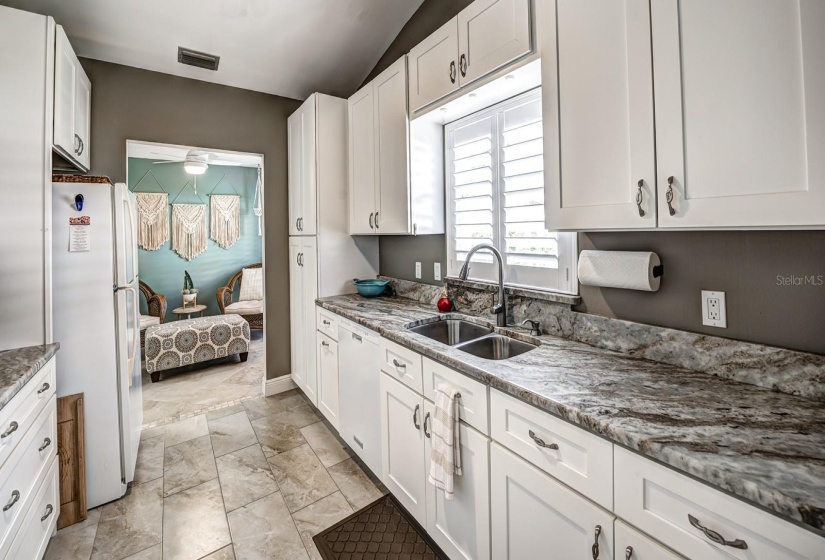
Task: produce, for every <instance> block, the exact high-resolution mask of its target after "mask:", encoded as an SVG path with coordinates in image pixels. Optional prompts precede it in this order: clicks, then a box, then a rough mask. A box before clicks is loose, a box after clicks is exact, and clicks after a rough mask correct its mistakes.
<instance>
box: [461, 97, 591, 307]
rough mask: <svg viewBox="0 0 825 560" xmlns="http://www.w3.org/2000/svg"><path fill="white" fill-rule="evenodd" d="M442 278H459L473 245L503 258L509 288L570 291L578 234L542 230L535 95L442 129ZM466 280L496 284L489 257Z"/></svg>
mask: <svg viewBox="0 0 825 560" xmlns="http://www.w3.org/2000/svg"><path fill="white" fill-rule="evenodd" d="M445 135H446V139H445V140H446V142H445V146H446V158H445V162H446V166H447V169H446V173H447V189H448V192H447V222H448V230H447V260H448V274H449V275H450V276H458V273H459V271H460V270H461V266H462V265H463V264H464V260H465V258H466V257H467V252H468V251H469V250H470V249H471V248H472V247H473V246H475V245H478V244H479V243H489V244H491V245H493V246H495V247H496V248H497V249H498V250H499V251H500V252H501V254H502V255H503V256H504V281H505V283H506V284H508V285H512V286H524V287H529V288H536V289H540V290H553V291H559V292H566V293H576V283H575V282H574V278H575V274H573V270H574V269H573V267H574V265H575V259H576V234H575V233H560V232H554V231H548V230H547V229H545V222H544V158H543V147H544V146H543V143H542V121H541V89H540V88H538V89H535V90H532V91H529V92H527V93H525V94H523V95H520V96H518V97H515V98H513V99H509V100H507V101H504V102H502V103H499V104H497V105H494V106H492V107H489V108H488V109H485V110H483V111H480V112H478V113H474V114H472V115H470V116H467V117H465V118H463V119H461V120H458V121H455V122H453V123H450V124H448V125H446V126H445ZM469 278H470V279H474V280H481V281H489V282H495V281H496V279H497V269H496V264H495V260H494V258H493V256H492V254H490V253H489V252H488V251H479V252H477V253H476V254H475V255H473V260H472V261H471V263H470V274H469Z"/></svg>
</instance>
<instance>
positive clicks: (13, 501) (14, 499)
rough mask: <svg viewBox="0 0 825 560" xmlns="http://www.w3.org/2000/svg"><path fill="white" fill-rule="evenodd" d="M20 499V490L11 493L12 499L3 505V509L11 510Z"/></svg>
mask: <svg viewBox="0 0 825 560" xmlns="http://www.w3.org/2000/svg"><path fill="white" fill-rule="evenodd" d="M19 499H20V492H18V491H17V490H15V491H14V492H12V493H11V499H10V500H9V503H7V504H6V505H4V506H3V511H9V510H10V509H11V508H12V507H14V504H16V503H17V500H19Z"/></svg>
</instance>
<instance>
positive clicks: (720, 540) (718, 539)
mask: <svg viewBox="0 0 825 560" xmlns="http://www.w3.org/2000/svg"><path fill="white" fill-rule="evenodd" d="M688 521H690V524H691V525H693V526H694V527H696V528H697V529H699V530H700V531H702V533H704V534H705V536H706V537H707V538H708V539H710V540H712V541H713V542H715V543H716V544H721V545H722V546H729V547H731V548H738V549H740V550H747V549H748V543H746V542H745V541H743V540H742V539H736V540H735V541H729V540H726V539H725V537H723V536H722V535H720V534H719V533H717V532H716V531H714V530H712V529H708V528H707V527H704V526H702V524H701V523H699V520H698V519H696V518H695V517H693V516H692V515H690V514H688Z"/></svg>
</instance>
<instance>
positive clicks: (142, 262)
mask: <svg viewBox="0 0 825 560" xmlns="http://www.w3.org/2000/svg"><path fill="white" fill-rule="evenodd" d="M149 171H151V173H148V174H147V172H149ZM194 178H195V176H194V175H189V174H188V173H186V172H185V171H184V170H183V164H182V163H163V164H156V163H153V162H152V160H147V159H139V158H129V172H128V178H127V185H128V186H129V190H131V191H134V190H135V187H137V191H138V192H140V191H145V192H160V188H158V187H159V186H160V187H162V188H163V190H165V191H166V192H167V193H169V202H170V204H171V202H172V201H173V200H175V198H176V197H178V195H180V197H178V198H177V200H176V202H179V203H184V204H196V203H199V202H200V200H198V197H197V196H195V194H194V192H193V191H192V185H193V184H194ZM141 179H143V180H142V181H141ZM257 180H258V171H257V170H256V169H253V168H249V167H230V166H218V165H210V166H209V169H207V170H206V173H204V174H203V175H198V176H197V181H198V195H199V196H200V198H201V199H203V202H204V203H205V204H207V210H206V220H207V236H208V235H209V219H210V214H209V212H210V211H209V207H208V205H209V196H208V194H209V193H210V192H211V191H212V189H215V191H214V193H215V194H234V193H233V190H232V187H234V189H235V190H236V191H237V192H238V194H240V195H241V238H240V239H239V240H238V241H237V242H236V243H235V244H234V245H233V246H232V247H230V248H229V249H222V248H221V247H219V246H218V244H217V243H215V242H214V241H212V240H211V239H208V240H207V248H206V251H204V252H203V253H201V254H200V255H198V256H197V257H195V258H194V259H192V260H191V261H186V260H184V259H183V258H181V257H180V256H179V255H178V254H177V253H175V252H174V251H173V250H172V247H171V234H172V225H171V219H172V209H171V207H170V208H169V220H170V223H169V235H170V240H169V241H167V242H166V243H164V244H163V245H161V246H160V248H159V249H158V250H157V251H146V250H144V249H138V274H139V276H140V279H141V280H143V281H144V282H146V283H147V284H149V286H150V287H151V288H152V289H153V290H154V291H155V292H157V293H160V294H163V295H165V296H166V299H167V302H168V307H167V311H166V320H167V321H172V320H175V319H177V316H176V315H174V314H172V310H173V309H174V308H176V307H179V306H180V305H181V304H182V300H181V295H180V291H181V288H182V287H183V271H184V270H187V271H189V275H190V276H191V277H192V282H193V283H194V284H195V287H196V288H198V290H199V293H198V303H199V304H203V305H206V306H207V308H206V311H204V315H217V314H219V313H220V309H218V300H217V298H216V293H217V291H218V288H219V287H220V286H223V285H225V284H226V282H227V280H229V277H230V276H232V275H233V274H234V273H235V272H237V271H238V270H239V269H241V268H242V267H244V266H246V265H248V264H253V263H259V262H261V240H262V238H261V237H259V236H258V217H257V216H255V214H254V213H253V211H252V207H253V205H254V204H255V183H256V182H257ZM139 181H140V184H139V185H138V182H139ZM187 183H189V184H190V186H188V187H187V186H186V185H187ZM230 185H231V186H230ZM182 191H183V192H182ZM235 298H236V299H237V294H236V295H235ZM141 312H142V313H145V312H146V302H145V301H143V298H141Z"/></svg>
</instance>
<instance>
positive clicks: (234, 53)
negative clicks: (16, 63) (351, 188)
mask: <svg viewBox="0 0 825 560" xmlns="http://www.w3.org/2000/svg"><path fill="white" fill-rule="evenodd" d="M422 1H423V0H172V1H169V0H0V3H2V4H6V5H9V6H12V7H15V8H20V9H23V10H28V11H32V12H37V13H41V14H47V15H50V16H52V17H54V19H55V20H56V21H57V23H58V24H60V25H63V26H64V27H65V29H66V33H67V35H68V36H69V39H70V41H71V43H72V45H73V47H74V49H75V51H76V52H77V54H78V55H79V56H82V57H87V58H94V59H98V60H104V61H107V62H116V63H118V64H124V65H127V66H134V67H137V68H145V69H147V70H154V71H157V72H163V73H166V74H174V75H177V76H183V77H186V78H194V79H196V80H203V81H207V82H215V83H219V84H225V85H230V86H235V87H239V88H244V89H251V90H255V91H262V92H266V93H272V94H275V95H282V96H285V97H291V98H294V99H305V98H306V97H307V96H309V95H310V94H311V93H313V92H315V91H320V92H321V93H327V94H330V95H338V96H348V95H350V94H352V93H353V92H354V91H355V90H356V89H357V88H358V86H359V85H361V82H362V81H363V80H364V78H365V77H366V76H367V74H368V73H369V72H370V70H372V68H373V67H374V66H375V64H376V62H378V59H379V58H380V57H381V55H382V54H383V53H384V51H385V50H386V49H387V47H388V46H389V45H390V43H391V42H392V40H393V39H394V38H395V37H396V35H398V32H399V31H400V30H401V28H402V27H403V26H404V24H405V23H406V22H407V20H408V19H409V18H410V16H412V14H413V13H415V11H416V10H417V9H418V7H419V6H420V5H421V3H422ZM178 46H183V47H187V48H190V49H194V50H198V51H203V52H207V53H210V54H215V55H218V56H220V57H221V60H220V65H219V68H218V71H217V72H212V71H210V70H203V69H200V68H194V67H191V66H184V65H183V64H179V63H178V62H177V50H178Z"/></svg>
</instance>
